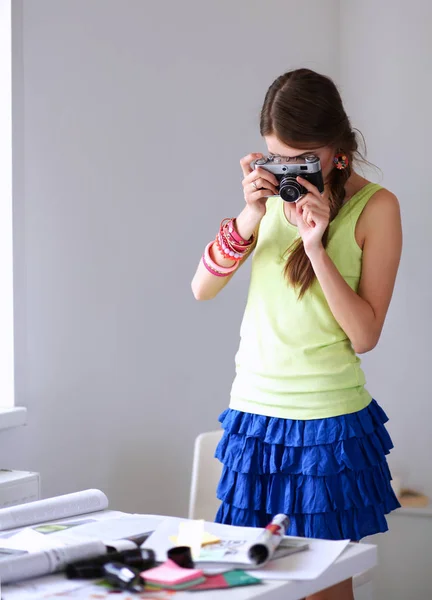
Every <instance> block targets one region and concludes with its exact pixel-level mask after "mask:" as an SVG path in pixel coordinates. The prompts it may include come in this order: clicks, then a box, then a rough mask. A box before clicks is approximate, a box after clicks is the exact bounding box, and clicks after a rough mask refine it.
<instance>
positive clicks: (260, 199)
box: [192, 153, 278, 300]
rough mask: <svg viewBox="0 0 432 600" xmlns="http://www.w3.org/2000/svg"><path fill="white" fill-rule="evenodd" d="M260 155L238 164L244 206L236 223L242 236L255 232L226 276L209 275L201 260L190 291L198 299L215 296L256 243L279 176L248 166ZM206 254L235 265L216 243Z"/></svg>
mask: <svg viewBox="0 0 432 600" xmlns="http://www.w3.org/2000/svg"><path fill="white" fill-rule="evenodd" d="M262 156H263V155H262V154H261V153H253V154H248V155H247V156H244V157H243V158H242V159H241V160H240V166H241V169H242V171H243V181H242V186H243V194H244V199H245V202H246V206H245V208H244V209H243V211H242V212H241V213H240V215H239V216H238V217H237V219H236V223H235V226H236V229H237V233H238V234H239V235H240V236H241V237H242V238H243V239H244V240H249V239H250V238H251V236H252V235H255V241H254V244H251V245H250V247H249V249H248V252H247V254H245V256H244V257H243V258H242V259H241V261H239V262H240V264H239V265H238V266H237V268H236V270H235V271H234V272H233V273H231V274H230V275H229V276H228V277H218V276H217V275H212V274H211V273H209V271H208V270H207V269H206V267H205V266H204V264H203V261H202V260H200V262H199V265H198V268H197V271H196V273H195V276H194V278H193V280H192V292H193V295H194V296H195V298H196V299H197V300H211V299H212V298H214V297H215V296H217V294H218V293H219V292H220V291H221V290H222V289H223V288H224V287H225V286H226V284H227V283H228V282H229V281H230V280H231V279H232V277H233V275H234V273H235V272H236V271H238V269H239V266H240V265H241V264H243V263H244V262H245V260H246V259H247V257H248V256H249V255H250V254H251V252H252V250H253V249H254V247H255V244H256V239H257V235H258V228H259V224H260V223H261V219H262V218H263V217H264V215H265V212H266V202H267V200H268V198H269V197H270V196H274V195H275V194H277V193H278V192H277V189H278V180H277V179H276V177H275V176H274V175H273V174H272V173H270V172H269V171H266V170H265V169H261V168H256V169H252V167H251V163H252V161H254V160H256V159H257V158H262ZM209 254H210V259H211V260H212V261H213V262H214V263H215V264H216V265H218V266H219V267H232V266H233V265H234V262H233V261H232V260H227V259H226V258H224V256H223V255H222V253H221V252H220V251H219V250H218V248H217V246H216V244H213V245H212V246H211V247H210V249H209Z"/></svg>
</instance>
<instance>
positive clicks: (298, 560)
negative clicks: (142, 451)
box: [0, 490, 349, 600]
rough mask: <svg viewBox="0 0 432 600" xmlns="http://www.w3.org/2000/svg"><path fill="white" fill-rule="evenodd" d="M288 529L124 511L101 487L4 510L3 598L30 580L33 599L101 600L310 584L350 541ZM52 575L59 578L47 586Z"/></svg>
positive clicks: (280, 519) (275, 523) (278, 522)
mask: <svg viewBox="0 0 432 600" xmlns="http://www.w3.org/2000/svg"><path fill="white" fill-rule="evenodd" d="M5 511H8V512H5ZM288 525H289V518H288V517H287V516H286V515H276V516H275V517H274V518H273V520H272V521H271V523H270V524H269V525H268V526H267V527H266V528H265V529H260V528H250V527H233V526H229V525H221V524H217V523H210V522H204V521H200V520H188V519H179V518H175V517H165V516H160V515H130V514H125V513H121V512H117V511H110V510H108V500H107V498H106V496H105V495H104V494H103V493H102V492H100V491H99V490H85V491H83V492H77V493H75V494H67V495H65V496H58V497H56V498H49V499H47V500H39V501H36V502H32V503H28V504H25V505H21V506H17V507H13V508H11V509H0V578H1V581H2V583H3V584H7V585H6V588H5V589H6V593H3V596H4V598H5V599H6V600H8V593H7V590H11V592H13V591H14V590H15V591H16V590H17V589H19V588H20V586H22V585H24V584H25V582H26V581H28V580H31V582H32V586H33V588H35V586H36V589H37V590H38V591H37V594H40V596H39V597H42V595H43V597H44V598H49V597H53V598H54V597H56V596H58V594H62V596H64V597H66V598H86V597H88V598H90V597H92V598H104V597H105V596H104V593H105V591H106V592H107V593H108V591H109V590H113V591H117V592H118V593H119V594H120V595H118V596H116V597H117V598H119V600H120V598H122V597H124V598H131V597H132V595H137V597H140V598H150V597H152V598H165V597H171V596H172V594H175V593H176V592H181V591H188V592H189V591H190V592H195V591H204V590H210V589H225V588H232V587H238V586H252V585H262V584H263V583H265V580H266V579H284V580H289V579H313V578H316V577H318V576H319V575H320V574H321V573H322V572H323V571H324V570H326V569H327V568H328V567H329V566H330V565H331V564H332V563H333V562H334V561H335V560H336V559H337V558H338V556H339V555H340V554H341V552H342V551H343V550H344V549H345V547H346V546H347V545H348V543H349V542H348V540H345V541H341V542H340V541H339V542H333V541H327V540H306V539H303V538H293V537H289V536H286V535H285V534H286V530H287V528H288ZM51 573H59V576H58V577H57V579H56V580H55V582H56V583H55V585H54V587H53V584H52V582H50V586H49V590H48V587H47V584H46V583H45V581H46V580H47V577H46V576H47V575H49V574H51ZM60 574H61V575H60ZM37 578H39V579H37ZM48 579H49V578H48ZM51 579H52V578H51ZM44 586H45V587H44ZM91 589H92V590H93V591H92V592H91ZM95 590H96V591H95ZM48 592H49V593H48ZM123 592H124V593H125V594H127V595H126V596H123ZM51 594H52V595H51ZM86 594H90V595H87V596H86ZM149 594H150V595H149ZM163 594H168V596H164V595H163ZM11 597H13V598H17V597H19V596H17V595H14V596H12V595H11Z"/></svg>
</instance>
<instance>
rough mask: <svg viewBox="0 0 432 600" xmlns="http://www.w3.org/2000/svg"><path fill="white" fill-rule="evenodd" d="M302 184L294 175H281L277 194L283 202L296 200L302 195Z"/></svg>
mask: <svg viewBox="0 0 432 600" xmlns="http://www.w3.org/2000/svg"><path fill="white" fill-rule="evenodd" d="M301 190H302V186H301V185H300V184H299V183H298V181H296V179H295V178H294V177H283V178H282V179H281V182H280V186H279V195H280V197H281V198H282V200H285V202H297V200H298V199H299V198H300V196H301V195H302V191H301Z"/></svg>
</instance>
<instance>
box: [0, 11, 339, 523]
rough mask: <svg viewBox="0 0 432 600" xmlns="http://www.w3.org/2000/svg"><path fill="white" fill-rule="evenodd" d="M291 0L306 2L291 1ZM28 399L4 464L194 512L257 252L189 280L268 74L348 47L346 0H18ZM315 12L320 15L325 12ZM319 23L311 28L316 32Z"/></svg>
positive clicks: (234, 189) (47, 490)
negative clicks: (220, 281) (207, 433)
mask: <svg viewBox="0 0 432 600" xmlns="http://www.w3.org/2000/svg"><path fill="white" fill-rule="evenodd" d="M294 9H295V10H294ZM14 11H15V13H14V60H15V62H14V69H15V75H14V90H15V98H14V109H15V112H14V119H15V122H14V142H15V147H14V157H15V174H14V182H15V198H14V200H15V269H16V281H15V283H16V296H17V297H16V330H17V339H16V353H17V396H18V403H19V404H23V405H26V406H27V407H28V411H29V415H28V421H29V425H28V426H27V427H26V428H22V429H20V430H11V431H7V432H5V433H2V435H1V436H0V456H1V457H2V466H5V467H14V468H23V469H34V470H38V471H40V472H41V474H42V484H43V494H44V495H45V496H49V495H52V494H57V493H64V492H68V491H72V490H76V489H80V488H85V487H99V488H102V489H104V490H105V491H106V492H107V493H108V495H109V497H110V499H111V501H112V505H113V506H114V507H116V508H119V509H124V510H136V511H150V512H152V511H154V512H156V511H158V512H162V513H163V512H167V513H168V512H169V513H173V514H184V513H185V510H186V504H187V492H188V485H189V477H190V465H191V455H192V445H193V439H194V437H195V436H196V434H197V433H198V432H200V431H203V430H208V429H213V428H216V427H217V415H218V414H219V412H221V411H222V410H223V409H224V408H225V407H226V405H227V402H228V395H229V389H230V385H231V380H232V377H233V367H234V353H235V350H236V347H237V344H238V331H239V322H240V317H241V313H242V310H243V305H244V301H245V291H246V282H247V270H246V269H245V271H244V272H243V273H242V274H239V276H238V277H237V278H236V281H235V282H233V283H232V284H231V286H230V289H228V290H226V292H225V293H224V294H223V295H222V296H221V297H220V298H219V299H218V300H217V301H215V302H212V303H209V304H199V303H196V302H195V300H194V299H193V297H192V294H191V292H190V280H191V277H192V275H193V272H194V270H195V266H196V263H197V262H198V259H199V256H200V252H201V250H202V247H203V245H204V243H205V242H206V241H207V240H208V239H210V238H211V236H213V235H214V234H215V231H216V228H217V226H218V223H219V221H220V219H221V218H223V217H225V216H229V215H233V214H235V213H237V212H238V211H239V210H240V209H241V207H242V203H243V198H242V192H241V185H240V181H241V173H240V169H239V166H238V161H239V159H240V157H241V156H243V155H245V154H246V153H248V152H250V151H255V150H256V149H263V148H262V144H261V141H260V138H259V132H258V113H259V109H260V105H261V102H262V100H263V96H264V93H265V90H266V89H267V86H268V85H269V84H270V83H271V81H272V80H273V79H274V77H276V76H277V75H279V74H280V73H281V72H283V71H284V70H286V69H289V68H294V67H298V66H301V65H307V66H310V67H311V68H315V69H318V70H321V71H323V72H326V73H328V74H329V75H331V76H337V74H338V73H337V66H338V52H337V51H338V46H337V39H338V19H337V16H338V2H337V1H336V0H328V1H327V2H325V3H323V2H322V1H321V0H309V2H308V3H307V5H306V4H302V3H299V2H297V1H294V0H292V1H289V2H288V1H287V0H273V2H272V3H271V10H270V9H269V6H268V5H267V3H264V2H262V1H260V2H258V1H253V2H252V1H250V0H242V1H240V0H237V1H236V2H230V1H229V0H223V1H221V0H219V1H218V2H213V3H209V2H206V3H203V2H202V1H200V0H185V1H183V2H181V3H179V2H167V1H165V2H142V1H140V0H127V1H124V0H122V1H120V0H117V1H116V0H62V2H58V0H38V2H34V1H31V0H23V2H22V4H21V0H14ZM312 15H313V17H312ZM305 32H307V34H305Z"/></svg>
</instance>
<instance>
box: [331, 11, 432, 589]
mask: <svg viewBox="0 0 432 600" xmlns="http://www.w3.org/2000/svg"><path fill="white" fill-rule="evenodd" d="M340 31H341V47H342V48H343V50H344V58H345V60H344V61H342V62H341V70H340V80H341V82H342V84H343V94H344V98H345V103H346V106H347V109H348V111H349V112H350V113H351V114H352V115H355V121H356V124H357V125H358V127H359V128H360V129H361V130H362V131H363V133H364V135H365V137H366V140H367V144H368V151H369V152H368V154H369V158H370V160H371V162H373V163H375V164H376V165H379V166H380V167H381V169H382V171H383V175H384V184H385V185H386V186H387V187H388V188H390V189H391V190H392V191H394V192H395V193H396V194H397V195H398V197H399V199H400V203H401V209H402V218H403V227H404V251H403V258H402V263H401V268H400V272H399V277H398V282H397V285H396V290H395V295H394V299H393V302H392V305H391V307H390V311H389V315H388V318H387V323H386V327H385V329H384V333H383V336H382V339H381V342H380V344H379V346H378V347H377V349H376V350H375V351H374V352H373V353H371V354H370V355H367V356H366V357H365V359H364V367H365V370H366V373H367V379H368V384H369V388H370V390H371V391H373V392H374V394H375V395H376V397H377V398H378V399H379V400H380V402H381V403H382V405H383V406H384V408H385V409H386V411H387V412H388V414H389V416H390V417H391V420H390V423H389V430H390V432H391V434H392V437H393V441H394V443H395V449H394V450H393V451H392V454H391V458H390V464H391V466H392V468H393V471H394V473H398V474H399V475H400V476H401V477H402V481H403V482H404V483H405V484H406V485H408V486H413V487H415V488H417V489H420V490H423V491H424V492H425V493H427V494H428V495H429V496H431V497H432V471H431V467H430V460H431V456H432V438H431V435H430V421H431V418H432V408H431V402H430V400H431V394H430V370H431V367H430V356H431V352H430V340H431V338H432V319H431V316H430V309H431V305H432V286H431V272H432V271H431V266H430V256H431V235H430V227H431V223H432V204H431V202H430V197H431V193H430V183H429V180H430V168H429V166H428V156H429V154H430V139H431V136H432V125H431V119H430V117H429V114H430V106H431V102H430V99H431V95H432V79H431V73H432V4H431V3H430V1H429V0H415V1H414V2H410V3H406V2H403V1H402V0H382V1H381V2H376V1H374V0H361V1H358V2H349V3H348V2H341V29H340ZM375 177H376V174H375ZM389 526H390V532H389V533H388V534H386V535H384V536H374V537H373V538H372V539H371V540H370V541H372V542H374V543H377V544H378V557H379V564H380V566H379V569H378V570H377V573H376V576H375V597H376V598H379V600H405V599H406V598H411V599H412V600H423V599H426V598H430V597H431V593H432V592H431V590H432V572H431V569H430V566H431V558H430V557H431V551H432V511H429V515H424V516H419V513H417V514H416V513H415V511H414V513H412V514H409V513H404V512H403V511H398V512H397V513H396V514H394V515H393V516H391V517H390V518H389Z"/></svg>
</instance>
